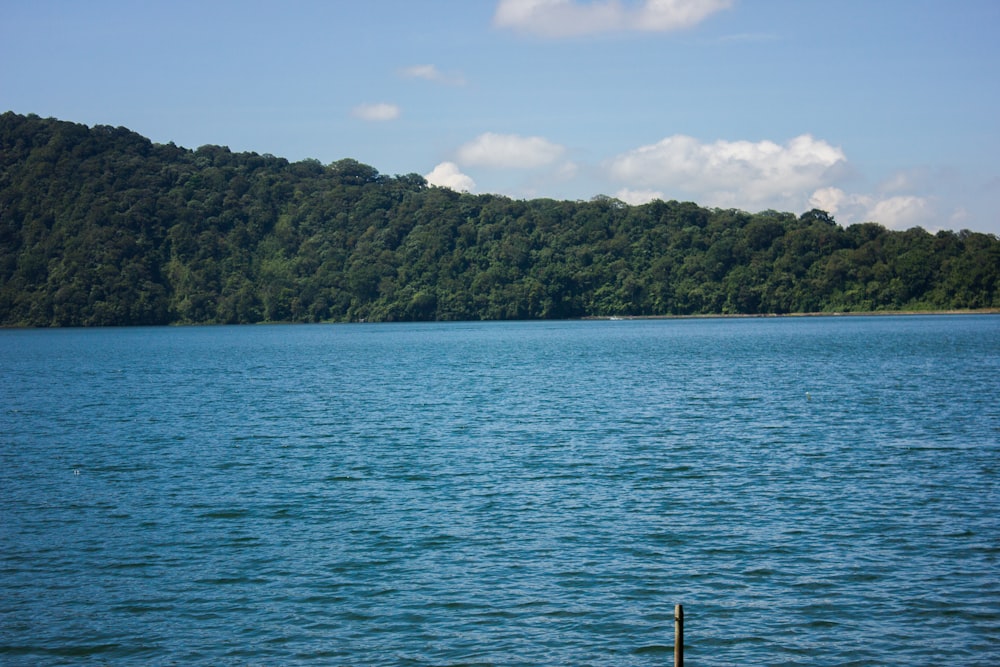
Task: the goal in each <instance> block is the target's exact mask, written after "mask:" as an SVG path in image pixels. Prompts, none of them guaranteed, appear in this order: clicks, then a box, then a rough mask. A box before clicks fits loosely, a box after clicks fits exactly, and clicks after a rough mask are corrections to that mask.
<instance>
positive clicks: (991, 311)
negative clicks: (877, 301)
mask: <svg viewBox="0 0 1000 667" xmlns="http://www.w3.org/2000/svg"><path fill="white" fill-rule="evenodd" d="M899 315H904V316H910V315H1000V308H974V309H965V310H962V309H959V310H873V311H833V312H817V313H756V314H747V313H715V314H699V315H588V316H586V317H581V318H580V319H581V320H706V319H769V318H782V317H894V316H899Z"/></svg>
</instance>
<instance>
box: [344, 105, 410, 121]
mask: <svg viewBox="0 0 1000 667" xmlns="http://www.w3.org/2000/svg"><path fill="white" fill-rule="evenodd" d="M399 114H400V109H399V107H398V106H396V105H395V104H388V103H386V102H379V103H378V104H360V105H358V106H356V107H354V111H353V115H354V117H355V118H360V119H361V120H370V121H386V120H396V119H397V118H399Z"/></svg>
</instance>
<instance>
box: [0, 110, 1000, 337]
mask: <svg viewBox="0 0 1000 667" xmlns="http://www.w3.org/2000/svg"><path fill="white" fill-rule="evenodd" d="M998 286H1000V241H998V239H997V238H996V237H995V236H993V235H987V234H979V233H971V232H968V231H961V232H958V233H955V232H950V231H942V232H938V233H937V234H929V233H928V232H926V231H924V230H922V229H919V228H915V229H911V230H909V231H905V232H893V231H888V230H886V229H885V228H883V227H882V226H880V225H878V224H875V223H865V224H858V225H852V226H850V227H848V228H846V229H845V228H842V227H840V226H839V225H838V224H836V223H835V222H834V221H833V220H832V219H831V218H830V217H829V216H828V215H827V214H826V213H824V212H822V211H817V210H813V211H810V212H808V213H805V214H804V215H802V216H795V215H792V214H790V213H778V212H774V211H766V212H763V213H757V214H749V213H745V212H742V211H737V210H718V209H706V208H702V207H699V206H697V205H695V204H692V203H679V202H676V201H669V202H664V201H654V202H652V203H650V204H646V205H643V206H627V205H625V204H623V203H621V202H619V201H617V200H614V199H610V198H607V197H597V198H595V199H593V200H591V201H588V202H580V201H578V202H571V201H554V200H549V199H536V200H531V201H519V200H513V199H509V198H506V197H501V196H494V195H471V194H459V193H456V192H453V191H451V190H447V189H443V188H436V187H429V186H428V184H427V182H426V181H425V180H424V179H423V178H422V177H421V176H418V175H416V174H410V175H405V176H395V177H388V176H384V175H381V174H379V173H378V172H377V171H376V170H375V169H374V168H372V167H370V166H367V165H364V164H361V163H359V162H357V161H355V160H350V159H345V160H341V161H339V162H335V163H333V164H331V165H329V166H324V165H322V164H320V163H319V162H317V161H313V160H305V161H302V162H295V163H290V162H288V161H287V160H284V159H281V158H277V157H274V156H271V155H258V154H256V153H233V152H231V151H230V150H229V149H228V148H224V147H218V146H202V147H201V148H199V149H197V150H188V149H184V148H179V147H177V146H175V145H173V144H168V145H159V144H154V143H152V142H150V141H149V140H148V139H146V138H144V137H142V136H140V135H138V134H135V133H133V132H130V131H129V130H126V129H124V128H114V127H108V126H97V127H93V128H88V127H87V126H84V125H79V124H74V123H69V122H63V121H58V120H53V119H42V118H39V117H37V116H21V115H17V114H14V113H10V112H8V113H6V114H3V115H2V116H0V324H3V325H7V326H26V325H27V326H77V325H83V326H93V325H130V324H166V323H193V322H199V323H207V322H229V323H237V322H261V321H310V322H312V321H321V320H337V321H341V320H369V321H374V320H379V321H392V320H463V319H513V318H569V317H581V316H601V315H671V314H673V315H690V314H716V313H719V314H721V313H746V314H754V313H792V312H819V311H879V310H921V309H967V308H989V307H1000V292H998Z"/></svg>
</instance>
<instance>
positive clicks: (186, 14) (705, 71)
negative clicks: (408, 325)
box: [0, 0, 1000, 234]
mask: <svg viewBox="0 0 1000 667" xmlns="http://www.w3.org/2000/svg"><path fill="white" fill-rule="evenodd" d="M0 16H2V18H0V62H2V63H3V64H2V65H0V110H12V111H15V112H17V113H23V114H26V113H36V114H39V115H41V116H43V117H48V116H52V117H56V118H60V119H63V120H71V121H76V122H81V123H86V124H88V125H95V124H107V125H116V126H117V125H123V126H125V127H128V128H129V129H132V130H134V131H136V132H138V133H140V134H143V135H145V136H147V137H149V138H150V139H152V140H153V141H156V142H161V143H166V142H169V141H173V142H174V143H176V144H178V145H181V146H185V147H189V148H197V147H198V146H201V145H203V144H221V145H225V146H229V147H230V148H231V149H232V150H234V151H255V152H258V153H271V154H274V155H278V156H282V157H286V158H288V159H290V160H300V159H303V158H315V159H318V160H320V161H321V162H323V163H324V164H327V163H330V162H333V161H336V160H339V159H341V158H345V157H349V158H354V159H357V160H359V161H361V162H364V163H367V164H370V165H372V166H373V167H375V168H376V169H378V170H379V171H380V172H381V173H383V174H390V175H392V174H406V173H419V174H422V175H424V176H426V177H428V179H429V180H431V182H433V183H435V184H438V185H443V186H448V187H453V188H454V189H458V190H469V191H471V192H474V193H485V192H494V193H501V194H505V195H509V196H511V197H515V198H533V197H553V198H559V199H590V198H591V197H593V196H595V195H598V194H604V195H609V196H613V197H618V198H620V199H622V200H624V201H627V202H630V203H642V202H644V201H648V200H649V199H650V198H653V197H658V198H662V199H666V200H669V199H677V200H682V201H694V202H697V203H698V204H701V205H704V206H718V207H722V208H740V209H744V210H747V211H752V212H755V211H759V210H763V209H768V208H773V209H777V210H781V211H791V212H793V213H801V212H803V211H805V210H808V209H810V208H813V207H818V208H823V209H825V210H827V211H829V212H831V213H833V215H834V217H835V218H836V219H837V220H838V221H839V222H840V223H841V224H845V225H846V224H850V223H853V222H861V221H867V220H874V221H877V222H881V223H882V224H884V225H886V226H887V227H891V228H896V229H905V228H908V227H911V226H915V225H920V226H923V227H924V228H925V229H928V230H932V231H933V230H937V229H956V230H957V229H972V230H975V231H985V232H991V233H994V234H1000V40H997V39H996V33H997V31H998V30H1000V2H996V1H995V0H950V1H946V0H877V1H872V0H837V1H836V2H830V1H821V0H619V1H617V2H612V1H589V0H588V1H584V0H579V1H575V0H318V1H296V0H288V1H284V2H276V1H273V0H272V1H268V2H264V1H260V0H240V1H231V0H215V1H213V0H198V1H196V2H195V1H189V0H172V1H171V2H152V1H151V2H132V1H128V2H126V1H123V0H90V1H88V2H78V1H68V0H66V1H54V0H33V1H32V2H18V1H16V0H0Z"/></svg>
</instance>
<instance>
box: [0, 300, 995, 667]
mask: <svg viewBox="0 0 1000 667" xmlns="http://www.w3.org/2000/svg"><path fill="white" fill-rule="evenodd" d="M0 379H2V386H0V438H2V440H0V519H2V521H0V663H2V664H5V665H55V664H73V665H77V664H115V665H128V664H136V665H146V664H179V665H180V664H183V665H187V664H212V665H243V664H267V665H274V664H282V665H293V664H310V665H340V664H343V665H489V664H495V665H543V664H544V665H657V664H671V662H672V644H673V606H674V605H675V604H678V603H680V604H683V605H684V606H685V615H686V628H685V629H686V632H685V634H686V639H687V649H686V658H687V663H688V664H689V665H749V664H761V665H764V664H767V665H816V664H823V665H874V664H879V665H914V664H931V663H940V662H945V661H946V662H948V663H951V664H963V665H995V664H1000V568H998V557H1000V494H998V479H1000V401H998V397H1000V317H996V316H948V317H945V316H938V317H933V316H927V317H924V316H911V317H873V318H855V317H850V318H804V319H753V320H681V321H624V322H556V323H475V324H422V325H330V326H325V325H317V326H308V325H300V326H259V327H206V328H169V329H167V328H149V329H120V330H47V331H0Z"/></svg>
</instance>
